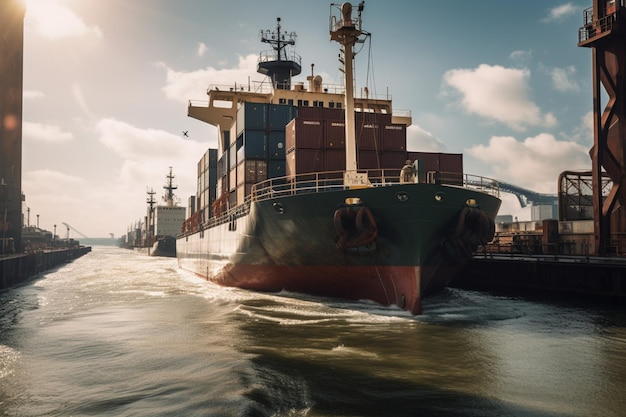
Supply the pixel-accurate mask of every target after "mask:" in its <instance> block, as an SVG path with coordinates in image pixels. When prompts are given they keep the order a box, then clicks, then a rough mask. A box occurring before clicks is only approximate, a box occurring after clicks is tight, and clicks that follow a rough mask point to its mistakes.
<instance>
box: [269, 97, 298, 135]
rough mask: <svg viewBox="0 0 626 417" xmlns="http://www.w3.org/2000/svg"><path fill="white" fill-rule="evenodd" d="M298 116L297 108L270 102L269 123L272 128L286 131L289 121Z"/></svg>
mask: <svg viewBox="0 0 626 417" xmlns="http://www.w3.org/2000/svg"><path fill="white" fill-rule="evenodd" d="M295 116H296V108H295V107H294V106H289V105H286V104H270V105H269V107H268V120H269V121H268V125H269V129H270V130H278V131H284V130H285V126H287V123H289V122H290V121H291V119H293V118H294V117H295Z"/></svg>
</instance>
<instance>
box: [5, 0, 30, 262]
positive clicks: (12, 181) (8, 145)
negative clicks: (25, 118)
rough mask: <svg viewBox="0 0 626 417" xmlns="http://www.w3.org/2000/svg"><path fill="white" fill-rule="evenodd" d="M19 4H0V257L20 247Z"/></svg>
mask: <svg viewBox="0 0 626 417" xmlns="http://www.w3.org/2000/svg"><path fill="white" fill-rule="evenodd" d="M25 12H26V11H25V8H24V4H23V2H22V1H19V0H8V1H6V0H5V1H0V57H1V58H0V254H3V253H8V252H19V251H20V250H21V246H22V223H23V221H22V80H23V55H24V54H23V51H24V14H25Z"/></svg>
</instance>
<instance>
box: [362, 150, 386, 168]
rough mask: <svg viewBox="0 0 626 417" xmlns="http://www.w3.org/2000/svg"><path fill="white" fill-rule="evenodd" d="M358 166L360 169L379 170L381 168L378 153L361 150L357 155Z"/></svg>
mask: <svg viewBox="0 0 626 417" xmlns="http://www.w3.org/2000/svg"><path fill="white" fill-rule="evenodd" d="M357 161H358V163H357V166H358V168H359V169H379V168H381V165H380V160H379V158H378V153H377V152H376V151H363V150H359V151H358V153H357Z"/></svg>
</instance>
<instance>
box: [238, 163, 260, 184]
mask: <svg viewBox="0 0 626 417" xmlns="http://www.w3.org/2000/svg"><path fill="white" fill-rule="evenodd" d="M240 166H241V167H243V168H242V169H241V171H240V172H241V173H242V175H243V178H240V179H238V181H237V185H240V184H243V183H245V184H256V183H257V182H261V181H265V180H266V179H267V161H265V160H264V159H246V160H245V161H244V162H243V163H242V164H240Z"/></svg>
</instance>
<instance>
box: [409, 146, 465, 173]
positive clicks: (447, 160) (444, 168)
mask: <svg viewBox="0 0 626 417" xmlns="http://www.w3.org/2000/svg"><path fill="white" fill-rule="evenodd" d="M407 159H409V160H411V161H416V160H420V161H423V166H424V170H425V171H426V172H430V171H440V172H449V173H456V174H463V154H452V153H441V152H414V151H410V152H407Z"/></svg>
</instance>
